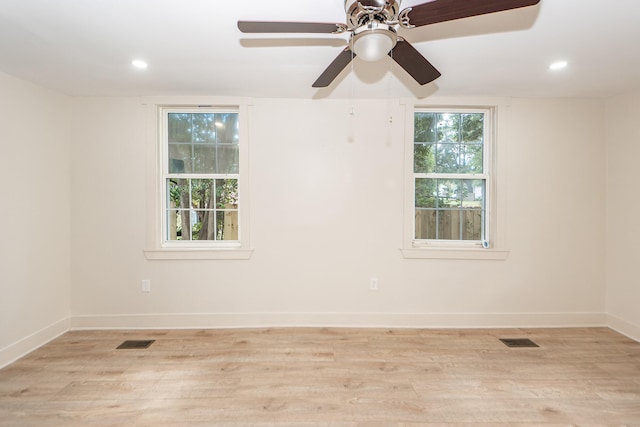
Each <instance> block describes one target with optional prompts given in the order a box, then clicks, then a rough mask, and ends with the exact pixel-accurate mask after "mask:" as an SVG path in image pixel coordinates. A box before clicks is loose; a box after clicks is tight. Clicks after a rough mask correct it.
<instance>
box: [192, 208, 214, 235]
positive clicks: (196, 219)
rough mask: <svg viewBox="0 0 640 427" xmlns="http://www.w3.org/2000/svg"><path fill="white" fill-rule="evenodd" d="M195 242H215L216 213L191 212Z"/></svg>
mask: <svg viewBox="0 0 640 427" xmlns="http://www.w3.org/2000/svg"><path fill="white" fill-rule="evenodd" d="M191 219H192V227H191V230H192V235H193V240H215V236H216V213H215V211H209V210H207V211H205V210H194V211H192V212H191Z"/></svg>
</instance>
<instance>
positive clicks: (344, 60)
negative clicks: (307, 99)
mask: <svg viewBox="0 0 640 427" xmlns="http://www.w3.org/2000/svg"><path fill="white" fill-rule="evenodd" d="M355 56H356V54H355V53H354V52H352V51H351V49H350V48H349V47H347V48H345V49H344V50H343V51H342V52H340V54H339V55H338V56H337V57H336V59H334V60H333V62H332V63H331V64H329V66H328V67H327V69H326V70H324V71H323V72H322V74H321V75H320V77H318V80H316V81H315V82H314V83H313V85H312V86H313V87H327V86H329V85H330V84H331V82H332V81H333V80H335V78H336V77H338V74H340V72H341V71H342V70H344V68H345V67H346V66H347V65H349V63H350V62H351V60H352V59H353V58H355Z"/></svg>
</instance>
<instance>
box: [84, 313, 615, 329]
mask: <svg viewBox="0 0 640 427" xmlns="http://www.w3.org/2000/svg"><path fill="white" fill-rule="evenodd" d="M587 326H597V327H603V326H607V315H606V314H605V313H211V314H143V315H139V314H131V315H103V316H73V317H72V318H71V329H72V330H84V329H210V328H263V327H364V328H375V327H380V328H388V327H395V328H527V327H529V328H532V327H535V328H544V327H549V328H557V327H587Z"/></svg>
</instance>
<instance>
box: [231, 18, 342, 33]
mask: <svg viewBox="0 0 640 427" xmlns="http://www.w3.org/2000/svg"><path fill="white" fill-rule="evenodd" d="M346 28H347V27H346V25H345V24H334V23H329V22H277V21H238V29H239V30H240V31H242V32H243V33H318V34H334V33H335V34H339V33H342V32H344V31H345V30H346Z"/></svg>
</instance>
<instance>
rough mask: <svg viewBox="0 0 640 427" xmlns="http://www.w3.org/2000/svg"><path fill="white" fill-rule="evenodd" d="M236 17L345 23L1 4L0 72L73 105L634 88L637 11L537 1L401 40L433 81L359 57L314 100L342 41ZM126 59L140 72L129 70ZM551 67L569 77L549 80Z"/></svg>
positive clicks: (334, 10) (337, 0) (158, 9)
mask: <svg viewBox="0 0 640 427" xmlns="http://www.w3.org/2000/svg"><path fill="white" fill-rule="evenodd" d="M424 1H425V0H405V1H404V2H403V4H402V8H405V7H408V6H412V5H416V4H420V3H423V2H424ZM460 1H464V0H460ZM239 19H242V20H281V21H318V22H345V15H344V8H343V0H279V1H277V2H273V1H265V0H229V1H222V0H180V1H170V0H55V1H54V0H0V71H2V72H5V73H7V74H11V75H14V76H17V77H19V78H22V79H25V80H28V81H32V82H34V83H37V84H39V85H42V86H45V87H49V88H52V89H55V90H58V91H61V92H64V93H67V94H70V95H74V96H138V95H195V94H198V95H219V96H248V97H278V98H327V97H328V98H341V97H355V98H372V97H390V96H391V97H405V96H416V97H425V96H429V95H431V94H438V95H441V96H462V95H464V96H514V97H523V96H524V97H606V96H613V95H617V94H621V93H623V92H625V91H626V90H630V89H637V88H640V0H541V2H540V5H539V6H534V7H529V8H523V9H517V10H512V11H507V12H501V13H495V14H491V15H483V16H478V17H473V18H467V19H462V20H457V21H451V22H446V23H440V24H435V25H431V26H426V27H420V28H414V29H411V30H401V31H400V34H401V35H402V36H403V37H405V38H406V39H407V40H408V41H410V42H411V43H413V44H414V46H415V47H416V48H417V49H418V50H419V51H420V52H421V53H422V54H423V55H424V56H425V57H426V58H427V59H428V60H429V61H430V62H431V63H432V64H434V65H435V66H436V68H438V69H439V70H440V72H442V77H440V78H439V79H438V80H436V81H435V82H434V83H431V84H428V85H425V86H419V85H418V84H417V83H415V82H414V81H413V80H412V79H411V78H410V77H409V76H408V75H407V74H406V73H405V72H404V71H403V70H402V69H400V68H399V67H398V66H397V65H396V64H395V63H393V61H392V60H391V59H389V58H385V59H384V60H382V61H380V62H379V63H374V64H371V63H366V62H363V61H361V60H359V59H357V58H356V60H355V61H354V64H353V70H352V69H351V66H349V67H348V68H347V69H346V70H345V71H344V72H343V73H342V74H341V75H340V76H339V77H338V79H336V81H335V82H334V83H333V84H332V85H331V86H330V87H329V88H326V89H314V88H312V87H311V84H312V83H313V82H314V81H315V79H316V78H317V77H318V76H319V75H320V73H322V71H323V70H324V69H325V68H326V67H327V66H328V65H329V63H330V62H331V61H332V60H333V58H334V57H335V56H337V55H338V53H339V52H340V51H341V50H342V49H343V47H344V46H345V45H346V40H347V38H348V35H335V36H334V35H320V36H317V35H293V36H292V35H282V36H280V35H249V34H242V33H240V32H239V31H238V29H237V27H236V21H237V20H239ZM134 58H142V59H144V60H146V61H147V62H148V63H149V68H148V69H146V70H137V69H134V68H133V67H132V66H131V61H132V60H133V59H134ZM558 59H564V60H567V61H568V62H569V67H568V68H566V69H565V70H563V71H560V72H555V73H554V72H550V71H549V70H548V69H547V67H548V65H549V64H550V63H551V62H553V61H555V60H558Z"/></svg>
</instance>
